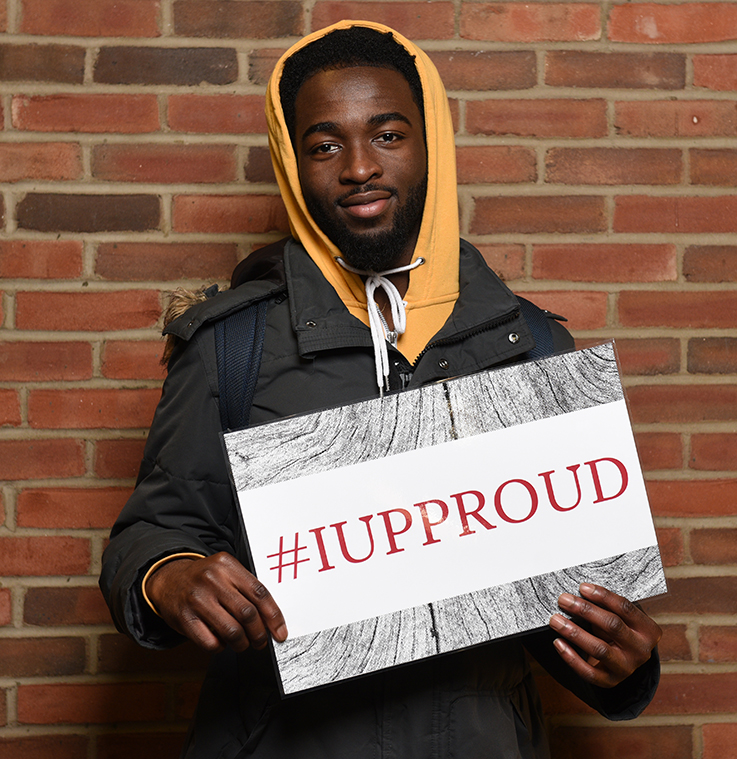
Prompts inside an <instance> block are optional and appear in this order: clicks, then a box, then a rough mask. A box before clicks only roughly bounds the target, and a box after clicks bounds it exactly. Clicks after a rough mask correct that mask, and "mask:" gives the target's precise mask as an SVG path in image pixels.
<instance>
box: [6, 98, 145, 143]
mask: <svg viewBox="0 0 737 759" xmlns="http://www.w3.org/2000/svg"><path fill="white" fill-rule="evenodd" d="M13 126H14V127H15V128H16V129H24V130H27V131H34V132H88V133H97V132H99V133H106V132H118V133H121V134H140V133H144V132H155V131H156V130H157V129H158V128H159V105H158V101H157V99H156V95H118V94H109V95H108V94H92V95H87V94H85V95H34V96H29V95H17V96H15V97H14V98H13Z"/></svg>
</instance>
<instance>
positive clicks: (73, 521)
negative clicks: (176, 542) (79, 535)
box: [17, 488, 130, 529]
mask: <svg viewBox="0 0 737 759" xmlns="http://www.w3.org/2000/svg"><path fill="white" fill-rule="evenodd" d="M129 495H130V488H63V489H62V488H59V489H47V488H39V489H32V490H22V491H21V492H20V494H19V495H18V504H17V524H18V526H19V527H46V528H60V527H66V528H70V529H87V528H100V529H109V528H110V527H112V524H113V522H114V521H115V520H116V519H117V517H118V514H120V510H121V509H122V508H123V506H125V502H126V501H127V500H128V496H129Z"/></svg>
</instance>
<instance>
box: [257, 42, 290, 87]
mask: <svg viewBox="0 0 737 759" xmlns="http://www.w3.org/2000/svg"><path fill="white" fill-rule="evenodd" d="M285 52H286V50H285V49H284V48H260V49H257V50H251V54H250V55H249V56H248V79H249V81H251V82H253V84H260V85H261V86H264V85H266V84H267V83H268V81H269V77H270V76H271V73H272V71H273V70H274V67H275V66H276V63H277V61H278V60H279V58H281V57H282V55H283V54H284V53H285Z"/></svg>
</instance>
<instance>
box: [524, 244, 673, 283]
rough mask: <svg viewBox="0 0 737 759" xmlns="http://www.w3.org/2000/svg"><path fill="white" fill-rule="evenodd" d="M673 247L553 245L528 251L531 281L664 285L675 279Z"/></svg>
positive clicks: (537, 246) (541, 246)
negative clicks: (660, 283) (530, 257)
mask: <svg viewBox="0 0 737 759" xmlns="http://www.w3.org/2000/svg"><path fill="white" fill-rule="evenodd" d="M677 275H678V273H677V267H676V249H675V246H674V245H641V244H629V245H625V244H616V243H609V244H585V243H579V244H565V245H562V244H556V245H536V246H534V247H533V250H532V276H533V277H534V278H535V279H562V280H568V281H570V282H665V281H675V280H676V278H677Z"/></svg>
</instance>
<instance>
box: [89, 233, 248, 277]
mask: <svg viewBox="0 0 737 759" xmlns="http://www.w3.org/2000/svg"><path fill="white" fill-rule="evenodd" d="M237 263H238V246H237V245H236V244H235V243H207V242H203V243H148V242H140V243H138V242H111V243H100V245H99V246H98V248H97V261H96V265H95V273H96V274H98V276H100V277H103V278H104V279H110V280H114V281H118V282H151V281H156V280H160V281H168V280H177V281H179V280H182V279H197V280H201V281H203V282H209V281H212V280H213V279H215V280H229V279H230V275H231V273H232V271H233V269H234V267H235V265H236V264H237Z"/></svg>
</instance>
